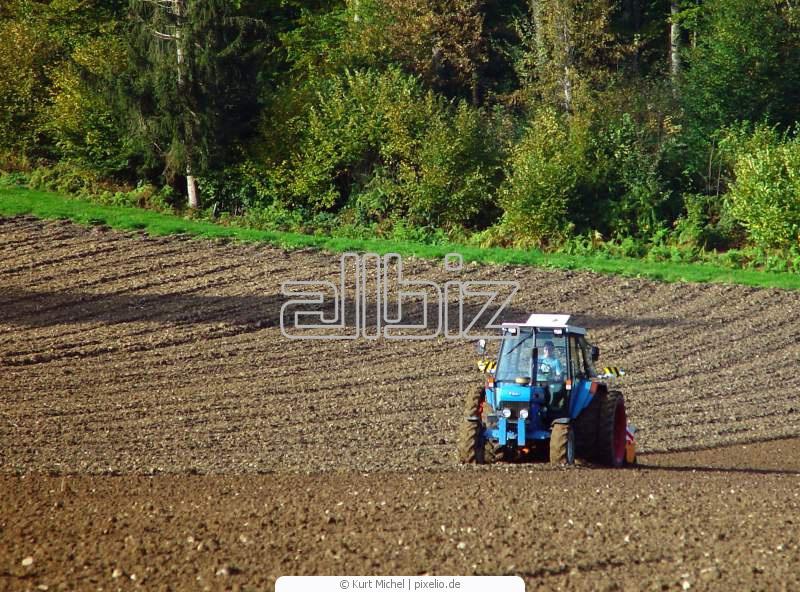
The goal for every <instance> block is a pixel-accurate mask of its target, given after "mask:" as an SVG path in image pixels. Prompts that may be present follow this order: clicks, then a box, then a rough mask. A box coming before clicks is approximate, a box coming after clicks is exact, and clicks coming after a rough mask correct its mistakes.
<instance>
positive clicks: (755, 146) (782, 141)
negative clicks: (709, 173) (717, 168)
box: [726, 126, 800, 249]
mask: <svg viewBox="0 0 800 592" xmlns="http://www.w3.org/2000/svg"><path fill="white" fill-rule="evenodd" d="M729 149H731V150H732V151H733V153H734V154H735V156H734V165H733V172H734V179H735V180H734V182H733V183H732V184H731V186H730V189H729V191H728V194H727V195H726V199H727V200H728V204H729V207H730V211H731V214H732V215H733V216H734V217H735V218H736V219H737V220H738V221H739V222H740V223H741V224H742V226H743V227H744V228H745V229H746V232H747V236H748V238H749V239H750V240H751V241H752V242H753V243H754V244H755V245H756V246H758V247H761V248H764V249H769V248H781V249H786V248H789V247H791V246H793V245H797V244H798V243H799V242H800V138H798V137H795V138H793V139H792V138H789V137H787V136H786V135H781V134H779V133H778V132H776V131H775V130H774V129H772V128H767V127H765V126H759V127H757V128H756V129H755V130H754V132H753V134H752V135H750V136H749V137H746V138H744V139H743V140H742V139H741V138H736V142H735V143H734V145H732V146H730V148H729Z"/></svg>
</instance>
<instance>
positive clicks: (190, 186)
mask: <svg viewBox="0 0 800 592" xmlns="http://www.w3.org/2000/svg"><path fill="white" fill-rule="evenodd" d="M186 192H187V193H188V194H189V207H190V208H191V209H193V210H195V209H197V208H198V207H200V201H199V200H198V198H197V184H196V183H195V179H194V176H192V175H191V173H190V171H189V167H186Z"/></svg>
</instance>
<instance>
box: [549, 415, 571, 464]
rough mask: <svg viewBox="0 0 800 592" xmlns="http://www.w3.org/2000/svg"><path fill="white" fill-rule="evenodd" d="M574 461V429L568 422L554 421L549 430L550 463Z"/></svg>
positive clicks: (569, 462)
mask: <svg viewBox="0 0 800 592" xmlns="http://www.w3.org/2000/svg"><path fill="white" fill-rule="evenodd" d="M574 463H575V430H574V429H573V428H572V426H571V425H570V424H568V423H554V424H553V427H552V430H551V432H550V464H554V465H571V464H574Z"/></svg>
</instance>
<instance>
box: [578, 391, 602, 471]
mask: <svg viewBox="0 0 800 592" xmlns="http://www.w3.org/2000/svg"><path fill="white" fill-rule="evenodd" d="M603 396H604V395H603V394H602V393H598V394H597V395H595V396H594V397H592V400H591V402H590V403H589V405H588V406H587V407H586V409H584V410H583V411H581V413H580V415H578V417H576V418H575V419H573V420H572V429H573V431H574V432H575V456H577V457H578V458H581V459H584V460H588V461H597V460H598V459H597V456H598V454H597V430H598V426H599V424H600V407H601V406H602V401H601V399H602V398H603Z"/></svg>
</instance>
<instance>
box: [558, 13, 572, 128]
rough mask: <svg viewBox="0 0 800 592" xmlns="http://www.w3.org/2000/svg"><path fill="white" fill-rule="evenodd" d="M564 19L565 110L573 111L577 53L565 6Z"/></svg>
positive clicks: (562, 84)
mask: <svg viewBox="0 0 800 592" xmlns="http://www.w3.org/2000/svg"><path fill="white" fill-rule="evenodd" d="M561 18H562V19H563V20H562V22H561V27H560V28H561V35H562V38H561V42H562V43H563V47H562V52H563V55H562V60H563V62H562V64H563V67H564V76H563V78H562V79H561V86H562V87H563V89H564V111H566V112H567V113H570V112H571V111H572V66H573V63H572V62H573V56H574V55H575V48H574V47H573V45H572V26H571V23H570V15H569V13H568V9H566V8H565V10H564V12H563V13H562V14H561Z"/></svg>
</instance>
